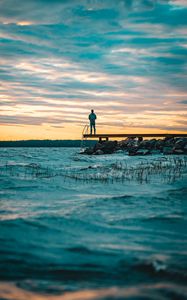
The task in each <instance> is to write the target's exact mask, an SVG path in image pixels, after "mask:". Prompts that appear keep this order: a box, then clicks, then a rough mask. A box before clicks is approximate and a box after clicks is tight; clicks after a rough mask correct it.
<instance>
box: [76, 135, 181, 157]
mask: <svg viewBox="0 0 187 300" xmlns="http://www.w3.org/2000/svg"><path fill="white" fill-rule="evenodd" d="M122 151H124V152H126V153H127V154H128V155H150V154H159V153H160V154H164V155H169V154H178V155H179V154H187V138H185V137H182V138H176V137H175V138H174V137H166V138H164V139H150V140H146V139H145V140H143V138H138V139H137V138H134V137H132V138H127V139H125V140H123V141H102V142H98V143H96V144H95V146H94V147H91V148H86V149H85V150H83V151H82V152H81V154H87V155H102V154H112V153H116V152H122Z"/></svg>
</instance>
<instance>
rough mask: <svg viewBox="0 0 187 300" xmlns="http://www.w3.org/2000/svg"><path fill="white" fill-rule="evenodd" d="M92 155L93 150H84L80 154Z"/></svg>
mask: <svg viewBox="0 0 187 300" xmlns="http://www.w3.org/2000/svg"><path fill="white" fill-rule="evenodd" d="M93 153H94V149H93V148H86V149H85V150H84V151H83V152H82V153H81V154H88V155H92V154H93Z"/></svg>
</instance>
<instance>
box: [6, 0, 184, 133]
mask: <svg viewBox="0 0 187 300" xmlns="http://www.w3.org/2000/svg"><path fill="white" fill-rule="evenodd" d="M179 8H180V9H179ZM0 11H1V15H0V39H1V41H0V42H1V45H0V47H1V48H0V51H1V58H2V60H1V71H0V78H1V86H0V92H1V95H0V99H1V114H0V118H1V124H9V125H10V124H21V125H24V124H25V125H26V124H31V125H34V124H35V125H38V126H39V125H42V124H46V123H47V124H50V125H51V126H52V127H53V128H54V129H55V128H58V126H59V127H62V131H63V126H64V125H63V124H66V125H68V124H71V123H72V124H74V125H75V126H76V125H77V126H81V125H82V124H83V123H85V122H87V114H88V113H89V110H90V109H91V108H95V109H96V110H97V113H98V115H99V116H98V122H100V125H101V126H115V124H116V126H117V127H118V126H119V127H120V128H125V126H132V127H133V126H135V127H136V126H137V127H138V124H139V125H141V126H142V127H145V128H148V127H147V126H150V128H151V126H154V128H160V129H161V128H164V126H165V128H167V127H168V124H169V122H170V120H169V118H171V116H172V118H173V119H172V121H171V123H172V124H171V127H172V128H175V126H176V130H178V129H179V127H180V126H181V127H180V128H184V126H185V125H186V124H185V123H183V124H181V123H180V122H182V121H181V119H180V117H181V115H182V113H181V112H182V110H183V109H185V105H186V97H187V87H186V75H185V74H186V69H187V63H186V55H187V38H186V30H187V19H186V13H187V6H186V5H185V1H183V0H179V1H175V0H173V1H171V0H168V1H167V0H158V1H152V0H123V1H121V0H119V1H118V0H117V1H112V0H109V1H99V0H88V1H83V0H80V1H79V2H77V1H76V0H67V1H57V0H55V1H49V0H45V1H44V0H38V1H36V0H28V1H21V5H20V0H19V1H18V0H14V1H13V0H6V1H5V0H2V1H1V2H0ZM168 112H169V113H168ZM170 112H171V113H170ZM176 112H178V113H179V114H178V115H177V116H176V117H175V121H174V115H175V114H176ZM153 115H154V118H155V124H152V122H153ZM159 118H161V119H159ZM114 120H117V121H114ZM159 120H162V123H160V127H159ZM177 120H180V122H178V123H177ZM179 123H180V124H179ZM101 128H102V127H101ZM169 128H170V126H169ZM64 130H66V129H64ZM181 130H182V129H181Z"/></svg>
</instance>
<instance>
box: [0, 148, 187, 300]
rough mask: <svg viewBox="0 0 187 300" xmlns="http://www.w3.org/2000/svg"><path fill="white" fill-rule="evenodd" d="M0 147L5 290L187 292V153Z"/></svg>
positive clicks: (172, 295) (34, 293) (68, 299)
mask: <svg viewBox="0 0 187 300" xmlns="http://www.w3.org/2000/svg"><path fill="white" fill-rule="evenodd" d="M78 152H79V149H78V148H0V156H1V162H0V180H1V183H0V188H1V191H0V280H1V282H0V299H17V300H22V299H23V300H24V299H31V300H32V299H33V300H35V299H40V300H41V299H51V300H52V299H53V300H54V299H64V300H74V299H76V300H78V299H80V300H84V299H89V300H90V299H91V300H92V299H94V300H95V299H185V298H186V297H187V289H186V285H185V284H186V280H187V273H186V267H187V233H186V228H187V180H186V179H187V167H186V165H187V162H186V158H185V157H183V156H178V157H176V156H175V157H173V156H168V157H164V156H159V155H154V156H147V157H129V156H127V155H125V154H124V153H116V154H113V155H103V156H92V157H91V156H84V155H80V154H78Z"/></svg>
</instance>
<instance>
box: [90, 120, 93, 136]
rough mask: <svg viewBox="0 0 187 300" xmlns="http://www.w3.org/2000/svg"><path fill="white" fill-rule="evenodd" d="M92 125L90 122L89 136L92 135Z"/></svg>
mask: <svg viewBox="0 0 187 300" xmlns="http://www.w3.org/2000/svg"><path fill="white" fill-rule="evenodd" d="M92 126H93V125H92V123H91V122H90V134H91V135H92Z"/></svg>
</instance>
